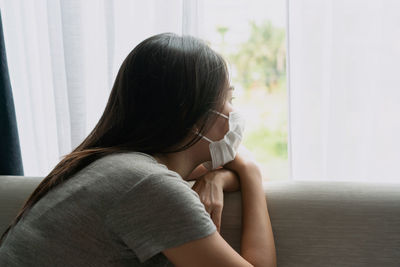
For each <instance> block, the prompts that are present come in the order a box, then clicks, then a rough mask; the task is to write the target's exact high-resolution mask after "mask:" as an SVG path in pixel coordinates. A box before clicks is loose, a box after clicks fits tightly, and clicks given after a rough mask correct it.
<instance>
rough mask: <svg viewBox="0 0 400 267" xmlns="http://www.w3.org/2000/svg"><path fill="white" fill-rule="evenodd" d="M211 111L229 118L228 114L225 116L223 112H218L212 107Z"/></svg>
mask: <svg viewBox="0 0 400 267" xmlns="http://www.w3.org/2000/svg"><path fill="white" fill-rule="evenodd" d="M211 111H212V112H214V113H217V114H218V115H220V116H222V117H225V118H227V119H229V117H228V116H226V115H225V114H223V113H221V112H218V111H216V110H213V109H211Z"/></svg>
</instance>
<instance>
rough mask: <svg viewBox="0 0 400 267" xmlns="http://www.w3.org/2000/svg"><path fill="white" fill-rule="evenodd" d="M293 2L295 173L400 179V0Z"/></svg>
mask: <svg viewBox="0 0 400 267" xmlns="http://www.w3.org/2000/svg"><path fill="white" fill-rule="evenodd" d="M287 3H288V46H289V49H288V50H289V56H288V58H289V60H288V64H289V68H288V69H289V82H290V91H289V95H290V97H289V98H290V99H289V106H290V112H289V113H290V133H291V135H290V136H291V137H290V156H291V166H292V178H293V179H294V180H346V181H349V180H351V181H353V180H360V181H382V182H400V169H399V168H400V140H399V136H400V120H399V114H400V104H399V103H400V90H399V89H400V75H399V71H398V69H399V68H398V65H399V62H400V16H399V12H400V2H399V1H393V0H392V1H390V0H385V1H378V0H351V1H348V0H324V1H321V0H302V1H295V0H293V1H288V2H287Z"/></svg>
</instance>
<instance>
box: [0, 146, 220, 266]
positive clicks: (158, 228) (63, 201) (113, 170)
mask: <svg viewBox="0 0 400 267" xmlns="http://www.w3.org/2000/svg"><path fill="white" fill-rule="evenodd" d="M215 231H216V227H215V225H214V223H213V221H212V219H211V217H210V215H209V214H208V213H207V211H206V210H205V207H204V205H203V204H202V203H201V201H200V199H199V195H198V194H197V193H196V192H195V191H194V190H192V189H191V187H190V185H189V183H188V182H187V181H185V180H183V179H182V177H181V176H180V175H179V174H178V173H176V172H174V171H171V170H169V169H168V168H167V167H166V166H165V165H163V164H160V163H158V162H157V161H156V160H155V159H154V158H153V157H152V156H150V155H148V154H144V153H141V152H128V153H126V152H124V153H118V154H112V155H107V156H105V157H103V158H101V159H98V160H96V161H94V162H92V163H91V164H90V165H88V166H87V167H85V168H84V169H82V170H81V171H79V172H78V173H76V174H75V175H74V176H73V177H71V178H70V179H69V180H67V181H66V182H64V183H62V184H61V185H60V186H59V187H55V188H54V189H52V190H51V191H50V192H48V193H47V194H46V195H45V196H44V197H43V198H41V199H40V200H39V201H38V202H37V203H36V204H35V205H34V206H33V208H32V209H31V210H30V211H28V213H27V214H26V217H24V218H23V219H22V220H21V221H19V222H18V223H17V225H16V226H15V227H14V228H13V229H12V230H11V231H10V232H9V233H8V235H7V237H6V239H5V240H4V241H3V244H2V245H1V246H0V266H29V267H31V266H43V267H45V266H75V267H78V266H85V267H88V266H96V267H100V266H173V265H172V263H170V262H169V261H168V259H167V258H166V257H165V256H164V254H163V253H162V251H163V250H164V249H166V248H170V247H176V246H179V245H182V244H184V243H187V242H190V241H193V240H197V239H200V238H204V237H206V236H208V235H210V234H212V233H214V232H215Z"/></svg>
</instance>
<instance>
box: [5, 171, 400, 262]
mask: <svg viewBox="0 0 400 267" xmlns="http://www.w3.org/2000/svg"><path fill="white" fill-rule="evenodd" d="M42 179H43V177H26V176H0V232H1V233H3V232H4V230H5V228H6V227H7V225H8V224H9V223H10V221H11V220H12V219H13V218H14V216H15V215H16V214H17V212H18V210H19V208H20V207H21V206H22V204H23V203H24V201H25V200H26V198H27V197H28V196H29V195H30V194H31V192H32V191H33V190H34V189H35V188H36V186H37V185H38V184H39V183H40V181H41V180H42ZM190 183H191V184H192V185H193V183H194V182H190ZM263 189H264V192H265V196H266V200H267V204H268V211H269V215H270V218H271V224H272V228H273V233H274V238H275V246H276V252H277V263H278V266H279V267H286V266H293V267H301V266H319V267H325V266H352V267H354V266H371V267H372V266H374V267H380V266H382V267H391V266H393V267H399V266H400V183H382V182H373V183H372V182H359V181H357V182H356V181H352V182H345V181H293V180H287V181H267V182H264V184H263ZM221 235H222V236H223V237H224V239H225V240H226V241H227V242H228V243H229V244H230V245H231V246H232V247H233V248H234V249H235V250H236V251H238V252H239V253H240V237H241V193H240V191H239V192H231V193H225V195H224V209H223V213H222V222H221Z"/></svg>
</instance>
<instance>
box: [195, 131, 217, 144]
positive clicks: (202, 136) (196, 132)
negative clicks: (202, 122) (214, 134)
mask: <svg viewBox="0 0 400 267" xmlns="http://www.w3.org/2000/svg"><path fill="white" fill-rule="evenodd" d="M193 132H194V133H195V134H197V135H199V136H201V138H204V139H206V140H207V141H208V142H210V143H212V142H213V141H211V140H210V139H208V138H207V137H205V136H204V135H202V134H201V133H199V132H198V131H193Z"/></svg>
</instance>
